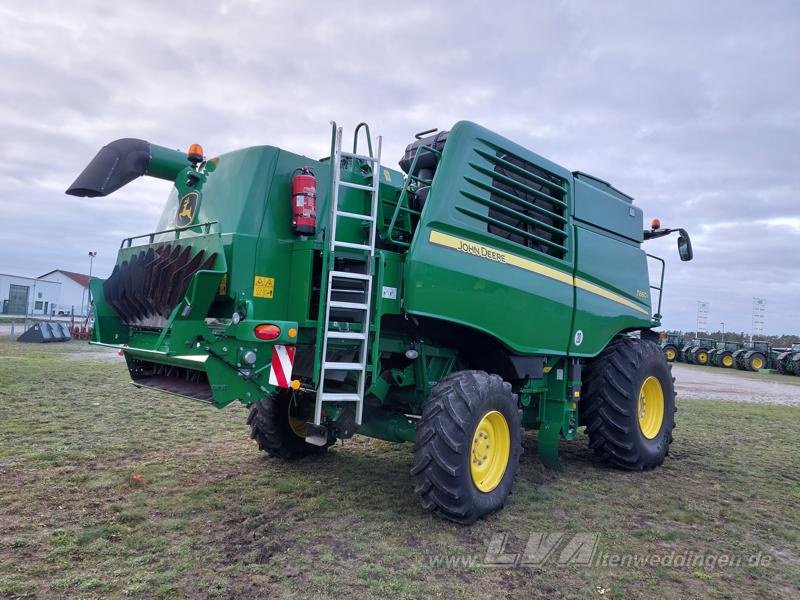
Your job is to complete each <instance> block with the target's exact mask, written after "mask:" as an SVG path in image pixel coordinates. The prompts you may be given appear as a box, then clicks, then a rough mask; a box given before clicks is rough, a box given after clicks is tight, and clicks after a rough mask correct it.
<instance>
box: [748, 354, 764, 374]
mask: <svg viewBox="0 0 800 600" xmlns="http://www.w3.org/2000/svg"><path fill="white" fill-rule="evenodd" d="M766 366H767V359H766V358H765V357H764V355H763V354H761V352H754V353H753V354H751V355H750V356H749V357H748V358H747V369H748V370H749V371H758V370H759V369H764V368H766Z"/></svg>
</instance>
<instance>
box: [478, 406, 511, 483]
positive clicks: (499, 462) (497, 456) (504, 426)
mask: <svg viewBox="0 0 800 600" xmlns="http://www.w3.org/2000/svg"><path fill="white" fill-rule="evenodd" d="M509 456H511V432H510V431H509V429H508V422H507V421H506V418H505V417H504V416H503V415H502V414H501V413H499V412H497V411H496V410H493V411H491V412H488V413H486V414H485V415H483V418H482V419H481V420H480V422H479V423H478V426H477V427H476V428H475V434H474V435H473V436H472V451H471V452H470V466H469V468H470V475H471V476H472V483H473V484H474V485H475V487H476V488H478V490H480V491H481V492H484V493H486V492H491V491H492V490H493V489H494V488H496V487H497V486H498V485H499V484H500V481H501V480H502V479H503V475H505V472H506V467H507V466H508V459H509Z"/></svg>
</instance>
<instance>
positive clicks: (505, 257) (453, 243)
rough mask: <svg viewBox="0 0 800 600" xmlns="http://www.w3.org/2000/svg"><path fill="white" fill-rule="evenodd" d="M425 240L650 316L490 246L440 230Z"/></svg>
mask: <svg viewBox="0 0 800 600" xmlns="http://www.w3.org/2000/svg"><path fill="white" fill-rule="evenodd" d="M428 239H429V240H430V242H431V243H433V244H437V245H439V246H445V247H446V248H452V249H453V250H458V251H459V252H463V253H464V254H469V255H471V256H477V257H478V258H483V259H485V260H491V261H492V262H498V263H501V264H506V265H513V266H515V267H519V268H520V269H524V270H525V271H530V272H531V273H536V274H537V275H542V276H543V277H547V278H549V279H554V280H556V281H560V282H561V283H566V284H568V285H571V286H574V287H577V288H580V289H582V290H585V291H587V292H590V293H592V294H596V295H598V296H601V297H603V298H606V299H607V300H611V301H612V302H616V303H618V304H622V305H623V306H627V307H628V308H632V309H633V310H636V311H638V312H640V313H643V314H645V315H647V316H648V317H649V316H650V313H649V312H648V311H647V310H645V309H644V308H642V307H641V306H639V305H637V304H636V303H634V302H632V301H630V300H628V299H627V298H625V297H623V296H620V295H619V294H616V293H614V292H612V291H609V290H607V289H605V288H603V287H600V286H599V285H596V284H594V283H591V282H589V281H586V280H584V279H580V278H578V277H573V276H572V275H570V274H569V273H564V271H559V270H558V269H554V268H552V267H548V266H547V265H543V264H542V263H538V262H536V261H533V260H530V259H527V258H522V257H521V256H517V255H516V254H511V253H509V252H506V251H504V250H499V249H497V248H493V247H492V246H485V245H483V244H478V243H477V242H472V241H470V240H465V239H462V238H458V237H455V236H453V235H449V234H447V233H442V232H441V231H435V230H431V234H430V237H429V238H428Z"/></svg>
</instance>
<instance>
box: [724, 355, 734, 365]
mask: <svg viewBox="0 0 800 600" xmlns="http://www.w3.org/2000/svg"><path fill="white" fill-rule="evenodd" d="M722 364H723V365H724V366H726V367H732V366H733V357H732V356H730V355H726V356H723V357H722Z"/></svg>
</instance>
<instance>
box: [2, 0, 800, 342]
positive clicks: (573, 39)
mask: <svg viewBox="0 0 800 600" xmlns="http://www.w3.org/2000/svg"><path fill="white" fill-rule="evenodd" d="M379 4H380V3H376V2H369V3H367V2H354V3H345V2H336V3H325V4H324V6H336V7H337V8H336V10H334V9H328V10H329V12H328V13H327V14H326V13H325V10H323V9H321V8H319V6H321V5H320V4H316V3H311V2H307V3H303V2H298V1H295V2H263V1H262V2H248V1H231V2H226V1H221V2H220V1H218V2H204V1H194V2H146V1H139V2H127V3H122V2H107V1H106V0H103V1H99V2H86V1H80V0H78V1H74V2H70V3H69V4H68V5H65V4H64V3H63V2H35V1H34V2H28V3H4V5H3V6H2V7H0V39H2V44H0V73H2V85H0V214H2V226H0V272H5V273H14V274H20V275H33V276H37V275H41V274H43V273H45V272H47V271H50V270H52V269H55V268H62V269H67V270H74V271H81V272H88V268H89V261H88V256H87V253H88V251H89V250H97V251H98V252H99V254H98V257H97V259H96V260H95V270H94V273H95V274H96V275H100V276H106V275H107V274H108V273H110V271H111V268H112V266H113V264H114V260H115V254H116V248H117V247H118V245H119V241H120V239H121V238H122V237H125V236H128V235H134V234H140V233H146V232H149V231H151V230H153V228H154V227H155V225H156V221H157V219H158V215H159V214H160V210H161V207H162V205H163V202H164V200H165V199H166V196H167V193H168V185H167V184H166V183H165V182H162V181H156V180H146V179H142V180H140V181H136V182H134V183H132V184H130V185H129V186H127V187H125V188H123V189H122V190H121V191H119V192H117V193H116V194H114V195H112V196H109V197H107V198H95V199H91V198H74V197H71V196H66V195H64V190H65V189H66V188H67V187H68V185H69V184H70V183H72V181H73V180H74V178H75V177H76V176H77V174H78V173H80V171H81V170H82V169H83V167H84V166H85V165H86V163H87V162H88V161H89V160H90V159H91V158H92V156H93V155H94V154H95V152H96V151H97V150H98V149H99V148H100V147H101V146H102V145H104V144H105V143H107V142H109V141H111V140H114V139H117V138H121V137H139V138H143V139H146V140H149V141H151V142H153V143H157V144H161V145H165V146H170V147H174V148H186V147H187V146H188V145H189V144H190V143H192V142H199V143H202V144H203V146H204V148H205V149H206V153H207V154H208V155H216V154H220V153H222V152H226V151H229V150H233V149H236V148H239V147H243V146H249V145H256V144H270V145H277V146H281V147H285V148H287V149H289V150H292V151H295V152H299V153H302V154H308V155H310V156H323V155H326V154H327V151H328V148H329V135H330V131H329V124H328V122H329V121H330V120H336V121H338V122H340V124H343V125H345V126H346V127H349V128H352V127H353V126H354V125H355V124H356V123H358V122H359V121H361V120H366V121H367V122H369V123H370V125H371V127H372V129H373V132H376V133H380V134H382V135H383V136H384V152H383V154H384V157H385V160H384V162H386V163H391V166H395V167H396V162H397V160H398V159H399V158H400V156H401V153H402V150H403V148H404V147H405V145H406V144H407V143H408V142H409V141H410V140H411V139H412V136H413V134H414V133H415V132H417V131H421V130H424V129H429V128H432V127H439V128H441V129H446V128H449V127H450V126H451V125H452V124H453V123H454V122H455V121H457V120H460V119H469V120H473V121H476V122H478V123H480V124H482V125H484V126H486V127H488V128H489V129H492V130H495V131H497V132H499V133H501V134H503V135H505V136H506V137H509V138H511V139H512V140H514V141H516V142H518V143H520V144H522V145H523V146H526V147H528V148H531V149H532V150H534V151H536V152H538V153H540V154H542V155H544V156H546V157H548V158H550V159H552V160H554V161H555V162H557V163H560V164H562V165H564V166H565V167H567V168H569V169H572V170H581V171H586V172H589V173H592V174H594V175H596V176H598V177H601V178H603V179H605V180H607V181H610V182H611V183H612V184H614V185H615V186H616V187H618V188H620V189H621V190H623V191H625V192H626V193H628V194H630V195H632V196H634V197H635V198H636V202H637V203H638V204H639V205H640V206H642V207H643V209H644V212H645V219H646V220H648V221H649V219H650V218H652V217H656V216H657V217H660V218H661V220H662V223H663V224H664V225H665V226H683V227H685V228H687V229H688V230H689V231H690V233H691V234H692V240H693V243H694V248H695V260H694V261H693V262H691V263H680V261H678V260H677V253H676V250H675V239H674V237H673V238H669V239H666V240H658V241H653V242H650V243H648V245H647V250H648V251H649V252H651V253H657V254H660V255H662V256H665V257H666V258H667V260H668V263H667V276H666V291H665V295H664V305H663V309H662V312H663V314H664V324H665V326H666V327H668V328H683V329H693V328H694V326H695V320H696V308H697V301H698V300H705V301H708V302H709V304H710V307H709V318H708V321H709V327H710V328H711V329H712V330H716V329H718V328H719V323H720V322H722V321H724V322H725V325H726V329H727V330H729V331H730V330H736V331H741V330H744V331H749V329H750V320H751V319H750V315H751V305H752V298H753V296H759V297H763V298H765V299H766V303H767V310H766V326H765V331H766V332H767V333H782V332H785V333H800V319H798V317H797V312H798V307H800V302H798V300H800V150H799V148H800V144H799V140H800V3H797V2H794V1H784V2H780V1H769V0H764V1H762V2H751V1H747V2H744V1H742V2H734V1H726V2H696V1H690V2H672V1H669V2H659V3H655V2H639V1H636V2H633V1H632V2H594V1H588V0H587V1H585V2H580V1H574V2H573V1H564V2H544V1H541V2H519V3H516V2H508V3H504V2H474V3H473V2H463V1H461V2H456V1H451V2H425V3H419V4H418V3H415V2H411V1H409V2H404V3H401V4H398V3H388V2H387V3H385V6H386V7H387V8H381V7H380V6H379ZM167 5H169V6H170V8H166V6H167ZM389 7H391V8H389Z"/></svg>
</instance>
